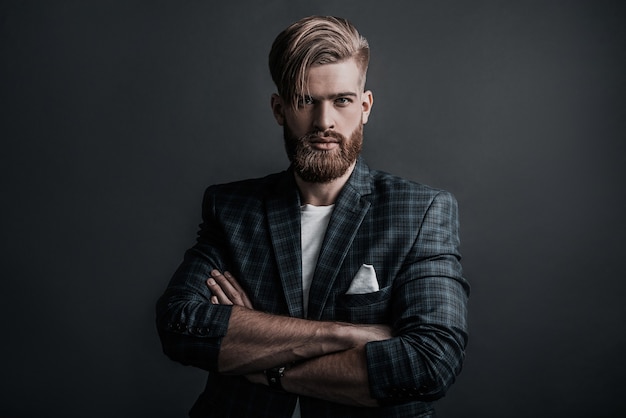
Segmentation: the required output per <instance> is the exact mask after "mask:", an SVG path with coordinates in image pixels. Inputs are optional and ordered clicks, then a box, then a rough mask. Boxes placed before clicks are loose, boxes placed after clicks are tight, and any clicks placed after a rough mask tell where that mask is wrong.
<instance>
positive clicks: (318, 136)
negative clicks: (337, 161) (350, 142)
mask: <svg viewBox="0 0 626 418" xmlns="http://www.w3.org/2000/svg"><path fill="white" fill-rule="evenodd" d="M329 138H333V139H336V140H337V141H338V142H340V143H343V142H345V141H346V137H345V136H343V135H342V134H340V133H339V132H336V131H333V130H330V129H328V130H326V131H315V132H309V133H308V134H306V135H304V136H302V137H301V138H300V141H315V140H328V139H329Z"/></svg>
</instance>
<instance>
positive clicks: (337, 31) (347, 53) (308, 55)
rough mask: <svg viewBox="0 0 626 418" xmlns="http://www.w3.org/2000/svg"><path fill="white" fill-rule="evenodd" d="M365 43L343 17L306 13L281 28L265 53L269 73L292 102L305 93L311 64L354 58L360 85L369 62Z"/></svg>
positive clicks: (280, 90)
mask: <svg viewBox="0 0 626 418" xmlns="http://www.w3.org/2000/svg"><path fill="white" fill-rule="evenodd" d="M369 56H370V54H369V44H368V43H367V40H366V39H365V38H364V37H363V36H361V35H360V34H359V32H358V31H357V30H356V28H355V27H354V26H353V25H352V24H351V23H350V22H348V21H347V20H346V19H343V18H340V17H332V16H310V17H306V18H304V19H301V20H299V21H297V22H295V23H293V24H292V25H290V26H289V27H287V29H285V30H284V31H282V32H281V33H280V34H279V35H278V36H277V37H276V39H275V40H274V43H273V44H272V49H271V51H270V55H269V66H270V73H271V74H272V80H274V84H276V88H277V89H278V94H279V95H280V96H281V97H282V98H283V99H284V100H286V102H287V103H290V104H291V105H292V106H296V103H297V101H298V99H299V98H300V97H302V96H303V95H304V94H305V89H306V76H307V72H308V70H309V68H310V67H311V66H313V65H322V64H330V63H334V62H340V61H344V60H347V59H350V58H354V59H355V60H356V63H357V65H358V67H359V69H360V70H361V80H360V82H361V87H363V88H364V87H365V77H366V73H367V66H368V64H369Z"/></svg>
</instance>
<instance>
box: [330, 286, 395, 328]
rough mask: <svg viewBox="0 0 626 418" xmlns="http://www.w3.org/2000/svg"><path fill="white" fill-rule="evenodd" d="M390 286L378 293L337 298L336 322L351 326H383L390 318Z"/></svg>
mask: <svg viewBox="0 0 626 418" xmlns="http://www.w3.org/2000/svg"><path fill="white" fill-rule="evenodd" d="M390 299H391V286H387V287H384V288H382V289H380V290H379V291H378V292H372V293H363V294H359V295H341V296H339V297H338V298H337V309H336V313H337V320H340V321H346V322H351V323H353V324H384V323H388V322H389V317H390V302H391V301H390Z"/></svg>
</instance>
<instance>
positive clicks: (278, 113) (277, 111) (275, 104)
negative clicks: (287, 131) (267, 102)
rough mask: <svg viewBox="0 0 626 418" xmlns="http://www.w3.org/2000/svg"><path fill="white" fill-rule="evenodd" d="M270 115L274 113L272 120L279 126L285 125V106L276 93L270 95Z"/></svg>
mask: <svg viewBox="0 0 626 418" xmlns="http://www.w3.org/2000/svg"><path fill="white" fill-rule="evenodd" d="M271 106H272V113H274V119H276V122H278V124H279V125H280V126H283V125H284V124H285V104H284V103H283V99H282V98H281V97H280V96H279V95H278V94H276V93H274V94H272V102H271Z"/></svg>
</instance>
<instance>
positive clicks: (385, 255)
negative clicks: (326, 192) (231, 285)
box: [157, 160, 469, 417]
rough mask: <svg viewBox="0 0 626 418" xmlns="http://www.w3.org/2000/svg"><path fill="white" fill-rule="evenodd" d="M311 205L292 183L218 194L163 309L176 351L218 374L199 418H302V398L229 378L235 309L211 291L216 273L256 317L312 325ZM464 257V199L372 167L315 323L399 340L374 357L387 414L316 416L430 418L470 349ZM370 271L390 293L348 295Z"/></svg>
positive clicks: (319, 283)
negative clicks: (226, 274) (307, 231)
mask: <svg viewBox="0 0 626 418" xmlns="http://www.w3.org/2000/svg"><path fill="white" fill-rule="evenodd" d="M299 205H300V202H299V195H298V190H297V187H296V185H295V181H294V180H293V174H292V173H291V172H289V171H287V172H283V173H279V174H274V175H270V176H268V177H265V178H262V179H255V180H246V181H242V182H237V183H231V184H226V185H218V186H212V187H209V188H208V189H207V191H206V193H205V198H204V202H203V223H202V224H201V228H200V232H199V236H198V241H197V244H196V245H195V246H194V247H193V248H191V249H190V250H189V251H187V253H186V254H185V259H184V261H183V263H182V264H181V266H180V267H179V268H178V270H177V271H176V273H175V275H174V277H173V278H172V280H171V282H170V284H169V286H168V288H167V290H166V291H165V293H164V295H163V296H162V297H161V299H160V300H159V302H158V304H157V325H158V329H159V333H160V336H161V340H162V343H163V347H164V351H165V352H166V353H167V354H168V355H169V356H170V357H171V358H172V359H174V360H176V361H179V362H181V363H183V364H190V365H194V366H196V367H201V368H203V369H206V370H209V371H211V372H210V374H209V380H208V383H207V388H206V390H205V392H204V394H203V395H202V396H201V397H200V399H199V400H198V402H197V404H196V405H195V407H194V409H193V410H192V416H205V415H204V414H205V413H206V414H208V413H209V411H210V416H212V417H222V416H223V417H229V416H231V417H239V416H259V417H265V416H267V417H281V416H284V417H288V416H290V411H291V410H292V408H293V404H294V403H295V397H294V396H292V395H289V394H280V393H276V392H273V391H271V390H269V389H267V388H266V387H263V386H260V385H251V384H249V383H248V382H247V381H245V379H242V378H238V377H232V376H221V375H219V374H217V373H215V370H216V366H217V355H218V351H219V342H220V337H222V336H224V334H225V332H226V328H227V324H228V319H229V315H230V308H229V307H228V306H215V305H211V304H210V303H209V302H208V300H209V296H210V294H209V292H208V289H207V288H206V285H205V280H206V278H207V277H208V274H209V272H210V271H211V269H213V268H218V269H221V270H229V271H231V272H233V274H234V275H235V277H237V278H238V280H239V282H240V283H241V285H242V286H243V287H244V288H245V290H246V292H247V294H248V295H249V297H250V299H251V300H252V303H253V304H254V306H255V308H256V309H258V310H262V311H266V312H270V313H276V314H283V315H290V316H294V317H302V316H303V306H302V283H301V249H300V210H299ZM458 246H459V239H458V215H457V206H456V201H455V200H454V198H453V197H452V195H450V194H449V193H447V192H445V191H441V190H435V189H431V188H428V187H426V186H422V185H419V184H416V183H412V182H409V181H406V180H403V179H400V178H398V177H394V176H391V175H389V174H386V173H382V172H378V171H370V170H369V168H368V167H367V166H366V165H365V164H364V163H363V162H362V161H361V160H359V161H358V163H357V165H356V168H355V170H354V172H353V174H352V176H351V178H350V180H349V182H348V183H347V184H346V186H345V187H344V189H343V190H342V192H341V195H340V196H339V198H338V200H337V202H336V204H335V209H334V212H333V214H332V218H331V220H330V224H329V225H328V230H327V233H326V236H325V237H324V242H323V244H322V249H321V252H320V256H319V260H318V264H317V267H316V270H315V274H314V277H313V283H312V287H311V293H310V304H309V315H308V317H309V318H310V319H319V320H337V321H348V322H352V323H388V324H390V325H391V326H392V327H393V329H394V335H395V337H394V338H392V339H390V340H387V341H380V342H373V343H369V344H368V345H367V347H366V352H367V362H368V373H369V380H370V391H371V393H372V395H373V396H374V397H376V398H378V399H379V400H380V402H381V405H383V406H381V407H380V408H369V409H365V410H364V409H362V408H351V407H346V406H341V405H337V404H333V403H330V402H324V401H320V400H316V399H309V398H301V408H302V414H303V417H307V416H315V417H350V416H355V417H356V416H358V417H369V416H372V417H402V416H407V417H408V416H411V417H414V416H429V415H428V414H429V411H431V409H432V406H431V404H430V401H432V400H435V399H437V398H439V397H441V396H443V394H444V393H445V391H446V390H447V388H448V387H449V385H451V384H452V382H453V381H454V378H455V376H456V375H457V374H458V372H459V371H460V369H461V364H462V361H463V358H464V349H465V345H466V343H467V323H466V314H467V311H466V305H467V296H468V293H469V286H468V284H467V282H466V281H465V280H464V279H463V277H462V271H461V265H460V263H459V260H460V255H459V252H458ZM362 264H371V265H373V266H374V268H375V270H376V275H377V277H378V281H379V286H380V291H379V292H375V293H371V294H364V295H346V294H345V293H346V291H347V289H348V288H349V286H350V282H351V280H352V278H353V277H354V276H355V275H356V273H357V271H358V269H359V267H360V266H361V265H362ZM204 411H206V412H204ZM421 414H424V415H421ZM206 416H208V415H206Z"/></svg>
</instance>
